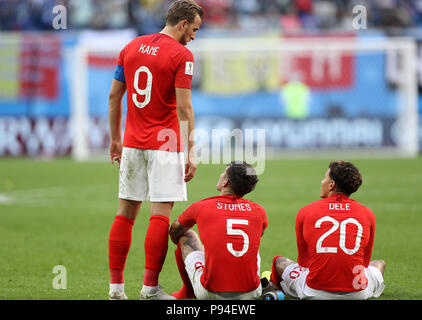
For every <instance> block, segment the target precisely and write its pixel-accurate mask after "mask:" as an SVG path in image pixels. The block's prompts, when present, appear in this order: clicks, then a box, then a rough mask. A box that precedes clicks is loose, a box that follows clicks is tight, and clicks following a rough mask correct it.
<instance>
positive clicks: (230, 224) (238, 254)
mask: <svg viewBox="0 0 422 320" xmlns="http://www.w3.org/2000/svg"><path fill="white" fill-rule="evenodd" d="M235 224H241V225H246V226H247V225H248V220H244V219H227V235H229V236H242V237H243V248H242V250H240V251H236V250H234V249H233V244H232V243H227V250H229V252H230V253H231V254H232V255H234V256H235V257H237V258H239V257H241V256H243V255H244V254H245V253H246V251H248V249H249V237H248V235H247V233H246V232H245V231H243V230H240V229H234V228H233V225H235Z"/></svg>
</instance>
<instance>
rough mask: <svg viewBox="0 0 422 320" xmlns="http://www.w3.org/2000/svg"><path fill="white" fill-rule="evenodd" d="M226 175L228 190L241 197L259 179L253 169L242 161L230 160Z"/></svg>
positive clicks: (253, 186) (249, 190) (253, 187)
mask: <svg viewBox="0 0 422 320" xmlns="http://www.w3.org/2000/svg"><path fill="white" fill-rule="evenodd" d="M226 175H227V179H228V180H229V187H230V190H231V191H232V192H233V193H234V194H236V195H238V196H241V197H243V196H244V195H245V194H247V193H249V192H251V191H252V190H253V189H255V186H256V184H257V183H258V181H259V179H258V177H257V175H256V171H255V169H254V168H253V167H252V166H251V165H250V164H248V163H246V162H244V161H243V162H238V161H233V162H231V163H230V164H229V165H228V168H227V171H226Z"/></svg>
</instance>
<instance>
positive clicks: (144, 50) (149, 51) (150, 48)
mask: <svg viewBox="0 0 422 320" xmlns="http://www.w3.org/2000/svg"><path fill="white" fill-rule="evenodd" d="M158 49H160V47H153V46H147V45H146V44H141V46H140V47H139V50H138V52H140V53H146V54H149V55H153V56H156V55H157V51H158Z"/></svg>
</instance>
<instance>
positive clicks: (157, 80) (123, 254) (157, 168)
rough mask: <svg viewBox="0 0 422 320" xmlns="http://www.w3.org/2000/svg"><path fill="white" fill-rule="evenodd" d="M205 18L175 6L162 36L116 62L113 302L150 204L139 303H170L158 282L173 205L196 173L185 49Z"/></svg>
mask: <svg viewBox="0 0 422 320" xmlns="http://www.w3.org/2000/svg"><path fill="white" fill-rule="evenodd" d="M202 15H203V11H202V8H201V7H200V6H198V5H197V4H196V3H195V2H194V1H192V0H178V1H175V2H173V3H172V5H171V6H170V8H169V10H168V12H167V16H166V25H165V27H164V29H163V30H162V31H161V32H159V33H155V34H151V35H145V36H141V37H137V38H135V39H134V40H132V41H131V42H129V44H127V45H126V46H125V47H124V48H123V50H122V51H121V52H120V56H119V58H118V61H117V66H116V70H115V74H114V79H113V82H112V85H111V90H110V96H109V123H110V160H111V162H112V163H113V162H114V161H117V162H118V164H119V167H120V173H119V198H120V200H119V207H118V212H117V215H116V217H115V220H114V222H113V224H112V226H111V231H110V235H109V269H110V277H111V279H110V291H109V298H110V299H127V296H126V295H125V292H124V280H123V271H124V267H125V262H126V258H127V254H128V251H129V248H130V245H131V240H132V227H133V224H134V221H135V218H136V216H137V214H138V212H139V209H140V206H141V203H142V201H147V200H149V201H150V203H151V205H150V220H149V225H148V230H147V233H146V237H145V244H144V247H145V272H144V283H143V287H142V290H141V293H140V297H141V299H171V298H173V297H171V296H170V295H168V294H166V293H165V292H164V291H163V290H162V289H161V287H160V286H159V285H158V277H159V273H160V271H161V269H162V266H163V264H164V260H165V257H166V254H167V249H168V228H169V217H170V213H171V210H172V208H173V204H174V201H186V200H187V196H186V184H185V183H186V182H188V181H189V180H191V179H192V178H193V176H194V174H195V171H196V163H195V159H194V158H193V148H194V144H193V141H192V140H191V139H189V137H190V136H191V133H192V131H193V128H194V113H193V108H192V103H191V80H192V75H193V67H194V58H193V55H192V53H191V52H190V51H189V50H188V49H187V48H186V47H185V45H186V44H187V43H188V42H189V41H191V40H194V39H195V33H196V31H198V29H199V27H200V25H201V17H202ZM126 90H127V120H126V129H125V133H124V139H123V144H122V139H121V115H122V98H123V95H124V93H125V92H126ZM179 121H180V122H184V123H185V124H186V123H187V132H182V134H181V130H180V126H179ZM181 135H182V136H184V137H185V147H187V150H184V148H183V142H182V140H181ZM186 137H187V139H186ZM185 149H186V148H185ZM184 151H185V152H186V154H187V161H186V164H185V160H184V153H183V152H184ZM184 164H185V165H184Z"/></svg>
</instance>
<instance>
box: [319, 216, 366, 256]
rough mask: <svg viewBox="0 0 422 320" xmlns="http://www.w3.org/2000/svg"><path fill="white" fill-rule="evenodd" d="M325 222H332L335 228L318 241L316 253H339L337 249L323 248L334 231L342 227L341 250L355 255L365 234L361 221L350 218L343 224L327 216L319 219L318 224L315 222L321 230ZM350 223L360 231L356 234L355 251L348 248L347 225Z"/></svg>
mask: <svg viewBox="0 0 422 320" xmlns="http://www.w3.org/2000/svg"><path fill="white" fill-rule="evenodd" d="M323 222H331V223H332V224H333V226H332V227H331V228H330V230H328V231H327V232H325V233H324V234H323V235H322V236H321V237H320V238H319V239H318V241H317V243H316V253H328V252H331V253H337V248H336V247H323V246H322V241H324V239H325V238H327V237H328V236H329V235H330V234H332V233H333V232H334V231H336V230H337V229H338V227H339V226H340V239H339V247H340V249H341V250H343V251H344V252H345V253H346V254H348V255H352V254H355V253H356V252H357V251H358V250H359V247H360V241H361V239H362V233H363V227H362V225H361V224H360V223H359V221H357V220H356V219H353V218H348V219H346V220H343V221H342V222H341V223H339V222H338V221H337V220H336V219H334V218H331V217H329V216H325V217H322V218H321V219H319V220H318V221H317V222H315V228H321V224H322V223H323ZM348 223H351V224H354V225H355V226H356V227H357V228H358V231H357V234H356V240H355V247H354V248H353V249H348V248H346V225H347V224H348Z"/></svg>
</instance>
